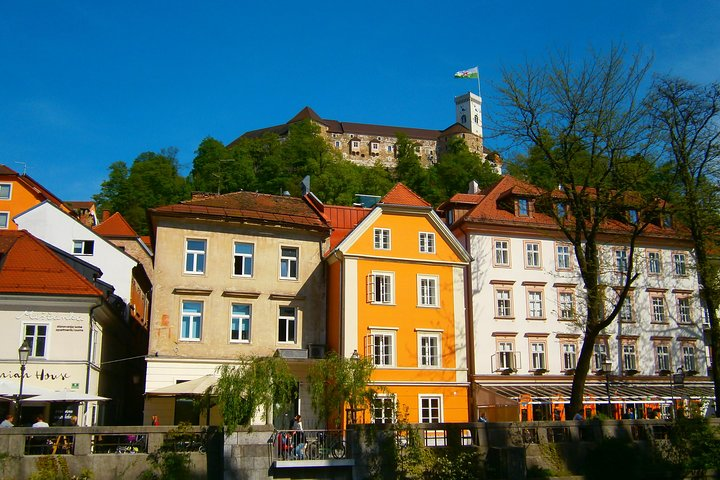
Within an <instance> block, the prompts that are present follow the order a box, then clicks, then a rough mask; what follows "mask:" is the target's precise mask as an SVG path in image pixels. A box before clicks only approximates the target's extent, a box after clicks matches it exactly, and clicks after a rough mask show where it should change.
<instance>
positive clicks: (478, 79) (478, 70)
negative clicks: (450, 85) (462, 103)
mask: <svg viewBox="0 0 720 480" xmlns="http://www.w3.org/2000/svg"><path fill="white" fill-rule="evenodd" d="M475 68H477V72H478V77H477V81H478V97H480V98H482V94H480V67H479V66H476V67H475Z"/></svg>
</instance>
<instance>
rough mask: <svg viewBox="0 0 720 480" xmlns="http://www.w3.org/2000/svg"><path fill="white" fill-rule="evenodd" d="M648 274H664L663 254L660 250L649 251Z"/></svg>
mask: <svg viewBox="0 0 720 480" xmlns="http://www.w3.org/2000/svg"><path fill="white" fill-rule="evenodd" d="M647 262H648V275H660V274H662V254H661V253H660V250H648V251H647Z"/></svg>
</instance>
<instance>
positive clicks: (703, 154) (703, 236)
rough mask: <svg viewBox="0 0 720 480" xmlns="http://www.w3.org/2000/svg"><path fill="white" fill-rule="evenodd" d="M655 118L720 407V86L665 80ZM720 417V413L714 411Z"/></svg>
mask: <svg viewBox="0 0 720 480" xmlns="http://www.w3.org/2000/svg"><path fill="white" fill-rule="evenodd" d="M652 105H653V117H654V119H655V121H656V126H657V128H658V132H659V134H660V135H661V137H662V138H663V139H664V141H665V145H666V152H667V154H668V156H669V157H670V161H669V162H668V165H667V168H668V169H669V170H670V171H671V173H673V174H674V175H672V176H668V177H667V178H670V179H672V183H673V184H674V186H675V189H671V188H668V189H662V190H658V191H664V192H670V193H674V195H670V196H669V197H668V199H669V200H670V201H671V202H672V205H673V208H674V210H675V212H676V213H677V214H678V215H679V216H680V218H682V219H683V220H684V223H685V225H687V226H688V228H689V230H690V235H691V236H692V239H693V243H694V246H695V260H696V266H697V275H698V281H699V283H700V287H701V290H700V295H701V298H702V300H703V301H704V303H705V307H706V308H707V314H708V318H709V320H710V343H711V345H712V348H711V351H712V356H713V358H712V361H711V362H710V365H711V366H712V377H713V379H714V382H715V405H720V324H719V323H718V313H717V312H718V308H720V275H719V272H718V262H717V260H715V261H713V260H712V255H713V251H714V250H716V249H717V248H718V244H717V242H718V238H719V237H720V181H719V180H720V83H713V84H710V85H706V86H701V85H694V84H692V83H689V82H687V81H685V80H681V79H675V78H661V79H658V80H657V81H656V82H655V85H654V89H653V102H652ZM715 414H716V415H717V416H720V408H716V409H715Z"/></svg>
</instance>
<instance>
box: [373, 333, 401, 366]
mask: <svg viewBox="0 0 720 480" xmlns="http://www.w3.org/2000/svg"><path fill="white" fill-rule="evenodd" d="M368 340H369V344H368V349H367V351H368V352H369V354H370V358H371V359H372V363H373V365H375V366H376V367H391V366H393V365H395V332H393V331H379V330H378V331H373V332H371V333H370V335H368Z"/></svg>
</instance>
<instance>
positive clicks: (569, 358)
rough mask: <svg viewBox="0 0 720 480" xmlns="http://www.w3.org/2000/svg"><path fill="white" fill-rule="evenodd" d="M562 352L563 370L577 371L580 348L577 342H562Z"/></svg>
mask: <svg viewBox="0 0 720 480" xmlns="http://www.w3.org/2000/svg"><path fill="white" fill-rule="evenodd" d="M560 348H561V350H562V366H563V370H565V371H567V370H575V369H576V368H577V354H578V346H577V343H575V342H562V343H561V344H560Z"/></svg>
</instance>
